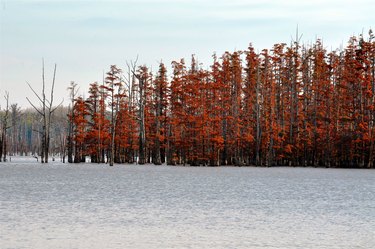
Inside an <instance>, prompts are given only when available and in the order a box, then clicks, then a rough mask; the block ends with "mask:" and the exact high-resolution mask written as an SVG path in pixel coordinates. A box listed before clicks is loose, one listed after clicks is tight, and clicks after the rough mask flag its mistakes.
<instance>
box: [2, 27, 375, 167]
mask: <svg viewBox="0 0 375 249" xmlns="http://www.w3.org/2000/svg"><path fill="white" fill-rule="evenodd" d="M374 38H375V37H374V35H373V33H372V31H370V32H369V36H368V38H364V37H363V36H359V37H352V38H350V40H349V41H348V44H347V46H346V47H345V48H344V49H337V50H333V51H327V50H326V48H325V46H324V44H323V43H322V41H321V40H317V41H316V42H315V43H313V44H310V45H303V44H300V42H299V39H298V37H297V38H296V40H295V41H293V42H291V44H290V45H289V46H288V45H287V44H284V43H282V44H276V45H274V47H273V48H272V49H270V50H267V49H264V50H261V51H260V52H257V51H256V50H255V49H254V47H253V46H252V45H251V44H250V46H249V47H248V48H247V49H246V50H243V51H234V52H226V53H224V54H223V55H221V56H217V55H213V61H212V64H211V65H210V66H209V67H207V68H205V67H204V66H203V65H201V64H199V63H198V61H197V59H196V57H195V56H192V58H191V61H190V62H189V63H188V64H187V63H186V62H185V60H184V59H181V60H179V61H173V62H172V63H171V72H169V73H167V66H166V65H164V64H163V63H160V65H159V68H158V70H157V71H156V72H152V71H151V70H150V68H149V67H147V66H145V65H142V66H137V65H136V62H131V63H129V64H127V65H126V67H125V70H122V69H120V68H119V67H118V66H116V65H112V66H110V69H109V70H108V72H107V73H106V75H105V77H104V79H103V81H101V82H93V83H92V84H90V88H89V92H88V93H87V94H85V95H86V96H87V97H86V98H84V97H83V96H80V95H78V91H77V89H78V86H77V84H75V83H74V82H72V83H71V85H70V87H69V94H70V100H71V104H70V105H69V107H65V108H64V107H61V108H58V109H57V110H56V112H54V113H53V117H52V120H53V122H52V124H51V134H52V135H51V139H52V140H51V151H50V153H51V155H55V156H60V157H61V158H63V159H64V160H65V156H66V157H67V159H68V160H67V161H69V162H75V163H79V162H85V161H86V160H88V159H90V161H91V162H92V163H108V164H109V165H111V166H112V165H113V164H114V163H138V164H145V163H153V164H155V165H160V164H164V163H166V164H168V165H191V166H198V165H207V166H219V165H238V166H245V165H257V166H284V165H287V166H317V167H359V168H373V167H374V161H375V154H374V153H375V145H374V142H375V134H374V133H375V127H374V121H375V106H374V104H375V39H374ZM3 109H4V110H2V112H1V144H2V148H1V151H2V154H3V157H4V159H5V154H6V153H5V152H8V154H9V155H13V154H20V155H25V154H27V153H31V154H33V155H37V154H38V153H39V150H40V146H39V144H40V129H41V127H40V126H41V124H40V117H38V115H37V114H36V113H35V111H33V110H25V111H21V110H19V108H18V107H17V105H11V106H10V107H6V108H3ZM5 117H7V118H5ZM4 121H5V122H4ZM4 141H8V142H7V143H5V144H8V147H7V148H5V150H4Z"/></svg>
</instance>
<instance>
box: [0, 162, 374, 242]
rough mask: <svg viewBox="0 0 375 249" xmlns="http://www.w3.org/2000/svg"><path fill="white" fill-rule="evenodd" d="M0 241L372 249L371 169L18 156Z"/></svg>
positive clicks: (1, 207) (7, 172)
mask: <svg viewBox="0 0 375 249" xmlns="http://www.w3.org/2000/svg"><path fill="white" fill-rule="evenodd" d="M0 247H1V248H2V249H7V248H17V249H21V248H46V249H47V248H48V249H49V248H90V249H92V248H98V249H99V248H100V249H104V248H329V249H332V248H340V249H342V248H366V249H368V248H375V170H352V169H314V168H235V167H229V168H228V167H222V168H188V167H167V166H135V165H132V166H124V165H117V166H115V167H113V168H110V167H108V166H105V165H91V164H86V165H68V164H65V165H64V164H60V163H51V164H50V165H40V164H37V163H35V162H34V161H31V162H30V161H29V162H27V161H21V159H18V161H17V160H16V159H13V160H12V162H11V163H7V164H4V163H2V164H0Z"/></svg>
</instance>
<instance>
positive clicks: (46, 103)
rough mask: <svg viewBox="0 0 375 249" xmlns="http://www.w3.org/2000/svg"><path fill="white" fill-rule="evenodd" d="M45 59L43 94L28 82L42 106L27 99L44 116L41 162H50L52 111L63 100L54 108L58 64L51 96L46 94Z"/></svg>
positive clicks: (54, 72)
mask: <svg viewBox="0 0 375 249" xmlns="http://www.w3.org/2000/svg"><path fill="white" fill-rule="evenodd" d="M44 75H45V74H44V60H43V65H42V84H43V86H42V94H41V96H40V95H39V94H37V93H36V92H35V90H34V89H33V88H32V87H31V85H30V84H29V83H27V84H28V85H29V87H30V89H31V91H32V92H33V93H34V95H35V96H36V97H37V98H38V100H39V102H40V104H41V106H42V108H41V109H39V108H37V107H36V106H35V105H34V104H33V103H32V102H31V101H30V100H29V98H26V99H27V101H28V102H29V103H30V104H31V106H32V107H33V108H34V109H35V110H36V111H37V112H38V114H39V115H40V116H42V123H43V126H42V132H41V133H42V143H41V150H40V151H41V162H42V163H48V154H49V144H50V126H51V121H52V118H51V117H52V113H53V112H54V111H55V110H56V109H57V108H58V107H59V106H60V105H61V104H62V102H61V103H60V104H59V105H57V106H56V107H54V108H53V91H54V87H55V76H56V64H55V67H54V70H53V80H52V87H51V97H50V99H49V100H48V99H47V98H46V94H45V78H44Z"/></svg>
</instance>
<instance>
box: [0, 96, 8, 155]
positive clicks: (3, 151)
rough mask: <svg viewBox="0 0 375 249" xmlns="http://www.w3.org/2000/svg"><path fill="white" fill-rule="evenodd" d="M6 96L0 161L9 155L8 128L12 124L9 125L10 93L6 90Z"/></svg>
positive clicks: (0, 141) (0, 142) (0, 143)
mask: <svg viewBox="0 0 375 249" xmlns="http://www.w3.org/2000/svg"><path fill="white" fill-rule="evenodd" d="M4 97H5V103H6V107H5V110H4V116H3V118H2V120H1V136H0V139H1V140H0V162H1V160H3V161H4V162H6V157H7V130H8V129H9V128H10V126H8V117H9V93H8V92H5V96H4Z"/></svg>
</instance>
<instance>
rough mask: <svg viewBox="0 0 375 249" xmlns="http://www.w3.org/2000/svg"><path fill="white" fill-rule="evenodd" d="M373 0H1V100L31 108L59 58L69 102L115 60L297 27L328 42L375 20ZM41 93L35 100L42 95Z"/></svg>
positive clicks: (148, 59)
mask: <svg viewBox="0 0 375 249" xmlns="http://www.w3.org/2000/svg"><path fill="white" fill-rule="evenodd" d="M374 6H375V4H374V3H373V0H355V1H349V0H311V1H310V0H307V1H303V0H283V1H281V0H258V1H253V0H248V1H246V0H228V1H225V0H190V1H189V0H155V1H151V0H122V1H120V0H118V1H83V0H81V1H79V0H76V1H74V0H69V1H65V0H50V1H46V0H23V1H20V0H1V7H0V8H1V10H0V59H1V61H0V94H1V96H0V104H1V105H2V106H3V105H4V98H3V95H4V92H5V91H6V90H7V91H8V92H9V94H10V100H11V102H12V103H19V104H20V105H21V106H22V107H28V106H29V105H28V104H27V101H26V96H32V93H31V91H30V90H29V89H28V88H27V85H26V81H28V82H30V84H32V85H33V86H34V87H35V89H36V90H37V91H40V89H41V61H42V58H43V57H44V60H45V67H46V76H47V80H48V84H49V83H50V82H51V78H52V70H53V65H54V63H57V75H56V77H57V79H56V101H58V100H61V99H62V98H64V99H65V100H68V92H67V90H66V89H67V87H68V86H69V83H70V81H72V80H74V81H75V82H76V83H78V84H79V85H80V88H81V92H82V93H83V92H86V90H87V88H88V85H89V84H90V83H92V82H94V81H99V82H100V81H101V80H102V74H103V70H104V71H107V70H108V68H109V66H110V65H111V64H116V65H118V66H119V67H121V68H125V65H126V61H127V60H128V61H129V60H134V59H135V58H136V56H137V55H139V59H138V62H139V63H140V64H147V65H148V66H152V67H153V68H156V67H157V65H158V62H160V60H162V61H163V62H164V63H166V64H167V65H169V64H170V62H171V61H172V60H179V59H180V58H182V57H185V58H186V59H187V60H190V56H191V54H195V55H196V56H197V58H198V60H199V61H200V62H202V63H203V64H204V65H205V66H209V64H210V63H211V56H212V54H213V53H214V52H216V53H217V54H218V55H221V54H222V53H223V52H225V51H226V50H228V51H233V50H235V49H238V50H241V49H246V48H247V47H248V44H249V43H250V42H251V43H253V45H254V47H255V48H256V49H258V50H261V49H263V48H271V47H272V45H273V44H275V43H280V42H286V43H289V42H290V40H291V37H292V36H294V34H295V30H296V27H297V25H298V26H299V31H300V33H301V34H302V35H303V36H302V41H303V42H305V43H310V42H312V41H314V40H315V38H316V37H318V38H322V39H323V41H324V45H325V46H326V47H327V49H331V47H333V48H337V47H339V46H340V44H342V43H343V44H344V46H345V44H346V42H347V40H348V38H349V37H350V36H351V35H358V34H359V33H361V32H362V31H364V32H365V33H367V31H368V30H369V29H370V28H371V27H372V28H374V25H375V17H374V13H375V7H374ZM33 99H34V98H33Z"/></svg>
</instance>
